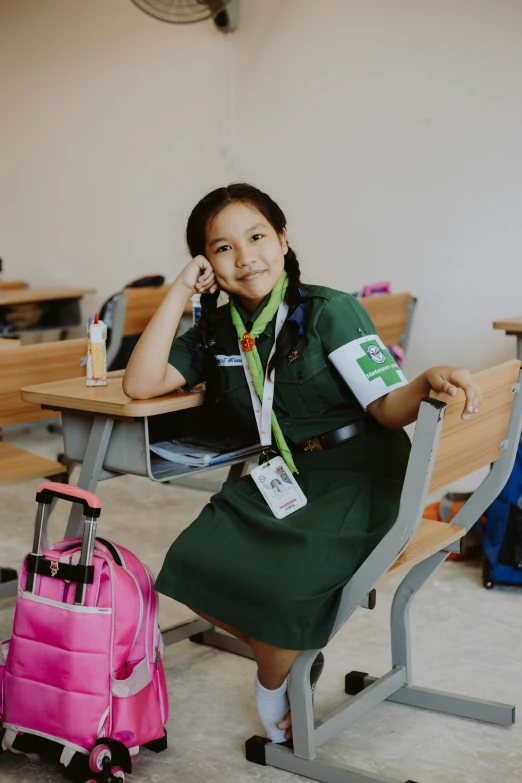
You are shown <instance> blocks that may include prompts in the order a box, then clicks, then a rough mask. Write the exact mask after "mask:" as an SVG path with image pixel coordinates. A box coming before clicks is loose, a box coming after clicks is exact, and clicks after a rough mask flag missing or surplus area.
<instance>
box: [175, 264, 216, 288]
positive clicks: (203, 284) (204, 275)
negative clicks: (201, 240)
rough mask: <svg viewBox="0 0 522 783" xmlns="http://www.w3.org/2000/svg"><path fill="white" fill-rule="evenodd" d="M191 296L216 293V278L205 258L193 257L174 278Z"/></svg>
mask: <svg viewBox="0 0 522 783" xmlns="http://www.w3.org/2000/svg"><path fill="white" fill-rule="evenodd" d="M176 282H179V283H180V284H181V285H183V286H184V287H185V288H187V289H188V290H189V291H190V293H191V295H193V294H213V293H214V292H215V291H217V289H218V286H217V283H216V276H215V274H214V270H213V268H212V266H211V264H210V262H209V261H207V259H206V258H205V256H195V258H193V259H192V261H189V263H188V264H187V266H186V267H185V268H184V269H183V270H182V271H181V272H180V274H179V275H178V276H177V278H176Z"/></svg>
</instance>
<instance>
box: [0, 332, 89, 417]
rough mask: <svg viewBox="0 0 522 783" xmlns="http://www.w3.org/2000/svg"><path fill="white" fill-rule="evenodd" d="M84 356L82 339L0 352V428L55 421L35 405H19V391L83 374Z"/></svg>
mask: <svg viewBox="0 0 522 783" xmlns="http://www.w3.org/2000/svg"><path fill="white" fill-rule="evenodd" d="M86 353H87V340H86V338H84V337H82V338H79V339H78V340H60V341H58V342H52V343H39V344H38V345H22V346H18V347H15V348H10V349H9V350H0V379H1V381H0V427H7V426H9V425H12V424H23V423H25V422H30V421H38V420H40V419H50V418H56V413H54V412H52V411H45V410H41V409H40V406H39V405H37V404H36V403H35V404H33V403H28V402H23V401H22V399H21V396H20V389H21V388H22V387H23V386H30V385H31V384H36V383H47V382H49V381H62V380H66V379H67V378H78V377H80V376H82V375H85V367H81V366H80V363H79V360H80V359H81V357H82V356H85V355H86Z"/></svg>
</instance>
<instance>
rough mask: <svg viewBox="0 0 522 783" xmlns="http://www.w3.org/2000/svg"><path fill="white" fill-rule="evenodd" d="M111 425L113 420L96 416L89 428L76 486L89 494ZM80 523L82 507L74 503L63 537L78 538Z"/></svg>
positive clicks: (94, 488) (95, 482)
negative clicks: (89, 432) (87, 440)
mask: <svg viewBox="0 0 522 783" xmlns="http://www.w3.org/2000/svg"><path fill="white" fill-rule="evenodd" d="M113 425H114V419H111V418H109V417H107V416H97V417H96V418H95V419H94V421H93V423H92V427H91V434H90V435H89V442H88V443H87V449H86V450H85V458H84V460H83V464H82V467H81V470H80V477H79V479H78V486H79V487H81V489H87V490H89V492H96V487H97V486H98V481H99V478H100V475H101V473H102V468H103V460H104V459H105V454H106V452H107V446H108V445H109V438H110V436H111V432H112V428H113ZM81 522H82V507H81V506H80V505H78V504H77V503H74V504H73V507H72V509H71V513H70V514H69V521H68V523H67V530H66V531H65V537H66V538H74V537H76V536H80V535H81V532H82V527H81Z"/></svg>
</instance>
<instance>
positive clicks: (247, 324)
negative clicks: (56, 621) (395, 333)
mask: <svg viewBox="0 0 522 783" xmlns="http://www.w3.org/2000/svg"><path fill="white" fill-rule="evenodd" d="M187 243H188V246H189V249H190V252H191V255H192V256H193V258H192V261H190V263H189V264H187V266H186V267H185V268H184V269H183V271H182V272H181V273H180V274H179V275H178V277H177V278H176V280H175V281H174V283H173V284H172V286H171V289H170V291H169V292H168V294H167V296H166V297H165V299H164V301H163V303H162V304H161V306H160V307H159V308H158V310H157V312H156V314H155V315H154V317H153V319H152V320H151V321H150V323H149V325H148V326H147V328H146V330H145V331H144V333H143V335H142V336H141V338H140V340H139V342H138V344H137V346H136V348H135V350H134V353H133V355H132V357H131V360H130V362H129V365H128V367H127V370H126V372H125V377H124V381H123V388H124V391H125V392H126V394H128V395H129V396H130V397H133V398H136V399H145V398H149V397H155V396H159V395H162V394H167V393H168V392H171V391H173V390H174V389H179V388H180V387H182V386H185V385H188V386H193V385H195V384H197V383H199V382H201V381H203V380H204V381H206V388H207V392H206V395H207V397H208V402H211V401H213V400H215V399H216V398H219V400H220V401H221V403H223V404H225V405H227V406H228V411H229V415H228V419H227V420H228V427H229V429H230V431H241V432H246V433H249V434H250V436H251V442H258V441H259V437H260V433H261V432H264V434H263V435H262V438H264V441H263V442H266V441H267V437H268V439H270V438H271V439H272V445H273V447H274V448H277V450H278V452H279V453H280V454H281V455H282V457H283V458H284V461H285V463H286V468H287V470H288V473H289V474H290V475H292V474H293V476H294V478H295V479H296V480H297V482H298V484H299V486H300V487H301V489H302V491H303V492H304V495H305V496H306V501H307V502H306V505H304V507H302V508H300V509H299V510H297V511H295V512H294V513H291V514H289V515H288V516H286V517H284V518H283V519H278V518H276V516H275V515H274V512H273V510H272V508H271V507H270V505H268V503H267V501H266V499H265V497H264V496H263V494H262V493H261V491H260V490H259V489H258V487H257V486H256V484H255V483H254V480H253V479H252V477H251V476H245V477H243V478H242V479H240V480H239V481H238V482H236V483H234V484H225V485H224V487H223V489H222V490H221V491H220V492H218V493H217V494H216V495H214V496H213V497H212V498H211V500H210V502H209V503H208V504H207V505H206V506H205V507H204V509H203V510H202V512H201V514H200V515H199V517H198V518H197V519H196V520H195V521H194V522H193V523H192V524H191V525H190V526H188V527H187V529H186V530H184V531H183V533H182V534H181V535H180V536H179V537H178V538H177V539H176V541H174V543H173V544H172V546H171V547H170V549H169V551H168V553H167V556H166V558H165V563H164V565H163V568H162V570H161V572H160V574H159V576H158V579H157V582H156V589H157V590H159V591H160V592H161V593H164V594H165V595H168V596H171V597H172V598H174V599H176V600H177V601H181V602H182V603H184V604H187V605H188V606H189V607H190V608H191V609H193V610H194V611H195V612H196V613H197V614H199V615H201V616H202V617H204V618H207V619H209V620H210V621H211V622H212V623H214V624H215V625H216V626H218V627H220V628H223V629H225V630H226V631H228V632H230V633H231V634H233V635H234V636H236V637H238V638H240V639H243V640H244V641H245V642H247V643H248V644H249V645H250V646H251V648H252V651H253V654H254V657H255V660H256V662H257V667H258V672H257V677H256V685H255V689H256V704H257V707H258V711H259V714H260V718H261V721H262V723H263V726H264V728H265V731H266V734H267V736H268V737H269V739H271V740H272V741H274V742H283V741H285V737H288V736H290V731H291V729H290V725H291V718H290V714H289V712H288V708H289V704H288V698H287V692H286V690H287V677H288V673H289V671H290V668H291V666H292V663H293V662H294V660H295V658H296V657H297V655H298V654H299V651H301V650H303V649H320V648H322V647H324V646H325V645H326V644H327V642H328V639H329V636H330V633H331V630H332V626H333V622H334V619H335V616H336V611H337V607H338V602H339V597H340V591H341V589H342V587H343V586H344V585H345V584H346V583H347V582H348V581H349V579H350V577H351V576H352V574H353V573H354V572H355V571H356V570H357V568H358V567H359V566H360V564H361V563H362V562H363V561H364V559H365V558H366V557H367V556H368V554H369V553H370V552H371V551H372V550H373V549H374V547H375V546H376V545H377V544H378V543H379V541H380V540H381V539H382V537H383V536H384V535H385V534H386V533H387V531H388V530H389V529H390V527H391V526H392V525H393V523H394V521H395V519H396V516H397V511H398V504H399V499H400V494H401V488H402V483H403V478H404V474H405V470H406V465H407V461H408V454H409V440H408V437H407V436H406V434H405V433H404V431H403V430H402V429H401V428H402V427H403V426H405V425H406V424H409V423H410V422H413V421H415V419H416V418H417V414H418V410H419V405H420V402H421V399H422V398H423V397H424V396H426V395H427V394H428V392H429V390H430V389H434V390H435V391H437V392H446V393H449V394H456V393H457V389H458V388H461V389H463V390H464V391H465V396H466V403H465V408H464V410H463V413H462V417H463V418H464V419H465V418H469V416H470V415H472V414H473V413H476V412H477V410H478V407H479V405H480V401H481V393H480V389H479V388H478V386H477V385H476V384H475V383H474V381H473V379H472V377H471V375H470V374H469V372H468V371H467V370H464V369H455V368H452V367H435V368H432V369H430V370H427V371H426V372H424V373H422V374H421V375H419V376H418V377H417V378H415V380H413V381H411V382H410V383H408V382H407V381H406V379H405V378H404V376H403V375H402V373H401V372H400V370H399V368H398V367H397V365H396V364H395V363H394V362H393V360H392V359H391V357H390V355H389V354H388V353H387V351H386V349H385V348H384V346H383V345H382V343H380V341H379V339H378V337H377V336H376V335H375V328H374V326H373V324H372V322H371V320H370V318H369V317H368V315H367V313H366V311H365V310H364V308H363V307H362V306H361V305H360V304H359V303H358V302H357V300H356V299H354V298H353V297H352V296H350V295H349V294H346V293H343V292H342V291H337V290H334V289H331V288H324V287H322V286H317V285H308V284H305V283H302V282H301V279H300V272H299V264H298V261H297V258H296V256H295V253H294V252H293V250H292V249H291V248H290V247H289V245H288V241H287V231H286V219H285V216H284V214H283V212H282V211H281V209H280V208H279V207H278V206H277V204H276V203H275V202H274V201H273V200H272V199H271V198H270V197H269V196H268V195H266V194H265V193H262V192H261V191H259V190H258V189H256V188H254V187H252V186H250V185H245V184H236V185H230V186H229V187H228V188H220V189H218V190H215V191H213V192H212V193H209V194H208V195H207V196H205V198H203V199H202V200H201V201H200V202H199V203H198V204H197V205H196V207H195V208H194V210H193V212H192V214H191V215H190V218H189V221H188V225H187ZM324 261H326V259H324ZM219 291H225V292H227V293H228V294H229V297H230V301H229V303H227V304H226V305H223V306H221V307H217V297H218V295H219ZM196 293H200V294H203V296H202V314H201V317H200V319H199V321H198V323H197V324H196V326H195V327H193V328H192V329H189V331H188V332H186V333H185V334H184V335H182V336H181V337H178V338H177V339H174V336H175V334H176V331H177V328H178V324H179V322H180V319H181V316H182V314H183V311H184V308H185V306H186V304H187V301H188V300H189V299H190V297H191V296H192V295H193V294H196ZM279 329H280V331H279V333H278V336H277V339H276V340H275V335H276V330H279ZM274 344H275V352H273V351H272V349H273V348H274ZM271 354H272V355H271ZM272 383H273V386H270V384H272ZM265 389H268V392H269V393H267V394H265V393H264V392H265ZM261 403H262V404H261ZM265 403H266V404H265ZM220 410H222V407H221V408H220ZM267 421H268V422H269V423H268V427H267V426H266V422H267ZM266 429H268V435H267V432H266ZM280 471H281V466H280V468H279V473H280ZM276 475H277V474H276ZM281 486H283V485H281ZM271 494H272V495H275V494H276V493H274V492H272V493H271ZM316 676H317V674H316Z"/></svg>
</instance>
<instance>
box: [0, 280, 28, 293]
mask: <svg viewBox="0 0 522 783" xmlns="http://www.w3.org/2000/svg"><path fill="white" fill-rule="evenodd" d="M20 288H27V283H26V282H25V280H0V291H14V290H20Z"/></svg>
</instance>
